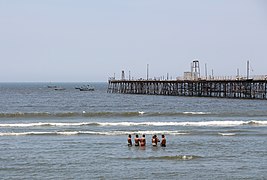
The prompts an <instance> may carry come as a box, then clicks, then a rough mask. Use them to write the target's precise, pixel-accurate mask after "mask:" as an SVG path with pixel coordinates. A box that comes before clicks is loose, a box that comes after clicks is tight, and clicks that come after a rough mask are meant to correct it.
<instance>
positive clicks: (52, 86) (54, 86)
mask: <svg viewBox="0 0 267 180" xmlns="http://www.w3.org/2000/svg"><path fill="white" fill-rule="evenodd" d="M47 88H57V86H56V85H48V86H47Z"/></svg>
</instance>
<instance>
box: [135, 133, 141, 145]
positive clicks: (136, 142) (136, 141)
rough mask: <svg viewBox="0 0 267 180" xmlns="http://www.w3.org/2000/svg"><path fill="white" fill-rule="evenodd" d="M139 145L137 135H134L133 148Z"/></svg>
mask: <svg viewBox="0 0 267 180" xmlns="http://www.w3.org/2000/svg"><path fill="white" fill-rule="evenodd" d="M139 144H140V139H139V137H138V134H136V135H135V138H134V145H135V146H139Z"/></svg>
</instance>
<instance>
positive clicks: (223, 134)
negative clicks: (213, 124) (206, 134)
mask: <svg viewBox="0 0 267 180" xmlns="http://www.w3.org/2000/svg"><path fill="white" fill-rule="evenodd" d="M218 134H219V135H222V136H235V135H236V134H235V133H218Z"/></svg>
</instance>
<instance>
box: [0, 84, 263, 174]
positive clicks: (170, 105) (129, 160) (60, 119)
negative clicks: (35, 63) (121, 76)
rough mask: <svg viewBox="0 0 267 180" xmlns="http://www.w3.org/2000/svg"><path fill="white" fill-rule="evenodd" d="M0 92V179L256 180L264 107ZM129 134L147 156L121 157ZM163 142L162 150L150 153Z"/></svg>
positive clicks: (33, 89)
mask: <svg viewBox="0 0 267 180" xmlns="http://www.w3.org/2000/svg"><path fill="white" fill-rule="evenodd" d="M54 84H55V85H57V86H60V87H63V88H65V90H62V91H55V90H54V89H53V88H47V85H51V84H50V83H1V84H0V174H1V179H265V178H266V177H267V173H266V172H267V171H266V169H267V150H266V149H267V148H266V147H267V138H266V137H267V101H264V100H238V99H218V98H196V97H193V98H191V97H175V96H151V95H128V94H108V93H106V91H107V84H106V83H93V84H92V85H93V86H94V87H95V91H93V92H91V91H90V92H81V91H79V90H77V89H75V87H76V86H81V85H83V83H54ZM128 134H132V136H135V134H138V135H142V134H145V135H146V139H147V146H146V147H145V148H143V147H128V146H127V136H128ZM154 134H157V135H158V136H159V137H161V134H165V135H166V138H167V147H165V148H163V147H160V146H158V147H152V145H151V138H152V135H154Z"/></svg>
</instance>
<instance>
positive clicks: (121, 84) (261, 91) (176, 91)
mask: <svg viewBox="0 0 267 180" xmlns="http://www.w3.org/2000/svg"><path fill="white" fill-rule="evenodd" d="M108 93H124V94H148V95H169V96H198V97H218V98H244V99H267V98H266V97H267V81H266V79H265V80H253V79H248V80H247V79H245V80H115V79H114V80H112V79H110V80H109V83H108Z"/></svg>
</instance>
